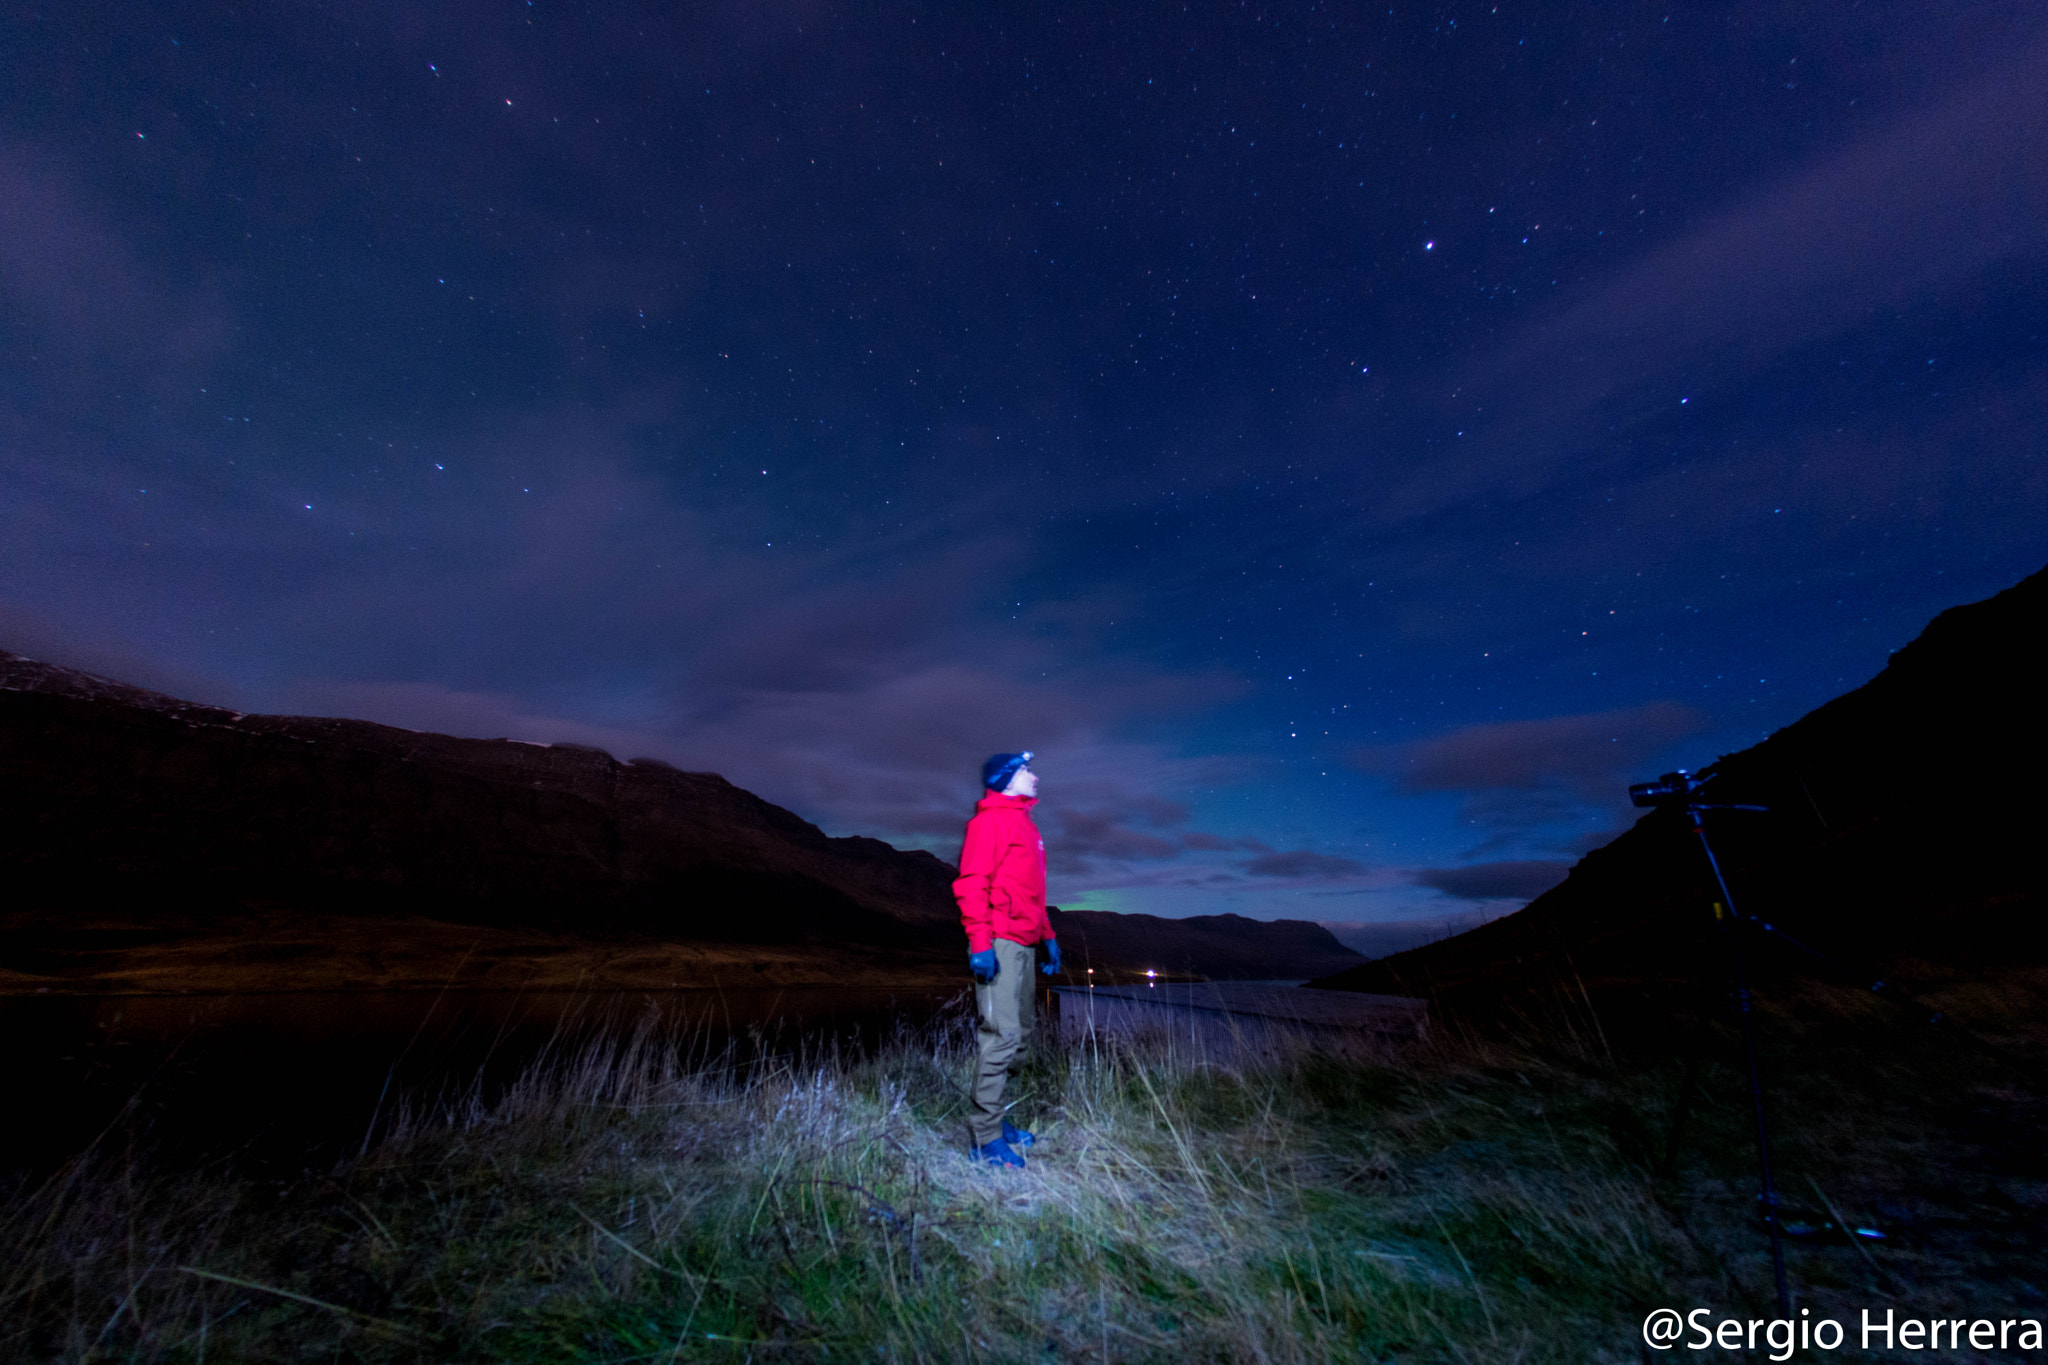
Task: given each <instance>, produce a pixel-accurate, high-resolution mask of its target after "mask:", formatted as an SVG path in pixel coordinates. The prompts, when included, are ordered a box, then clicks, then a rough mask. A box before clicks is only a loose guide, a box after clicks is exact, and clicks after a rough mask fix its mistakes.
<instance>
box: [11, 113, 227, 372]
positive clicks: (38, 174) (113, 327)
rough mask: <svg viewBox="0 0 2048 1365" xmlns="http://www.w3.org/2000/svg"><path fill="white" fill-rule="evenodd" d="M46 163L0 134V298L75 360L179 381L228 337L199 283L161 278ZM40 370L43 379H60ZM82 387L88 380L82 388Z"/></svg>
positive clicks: (70, 175) (57, 165)
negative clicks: (51, 377) (110, 365)
mask: <svg viewBox="0 0 2048 1365" xmlns="http://www.w3.org/2000/svg"><path fill="white" fill-rule="evenodd" d="M114 223H115V217H114V215H113V214H112V213H111V212H110V211H107V210H105V209H103V208H101V207H100V206H98V205H96V204H95V203H94V202H93V201H92V198H91V196H89V195H88V194H87V193H86V192H85V191H84V189H83V188H82V183H81V178H80V177H79V176H78V175H77V174H75V173H74V172H73V171H72V169H71V168H70V167H67V166H66V165H64V164H63V163H62V162H60V161H59V160H57V159H56V158H54V157H51V156H48V155H46V154H44V153H42V152H40V151H39V150H37V149H35V148H33V147H30V146H28V145H25V144H23V143H21V142H18V141H15V140H13V139H9V138H5V137H0V297H4V298H5V299H6V300H7V301H8V303H9V304H10V309H9V311H10V312H12V313H13V314H14V316H15V317H16V318H17V319H19V320H24V321H29V322H32V323H33V324H35V325H36V326H37V327H38V329H39V330H40V331H41V333H42V335H43V337H44V339H45V344H46V345H52V346H54V347H56V348H57V349H58V350H59V351H60V352H64V353H67V354H68V355H69V356H70V357H72V358H73V359H82V360H85V361H87V362H89V363H97V364H99V365H105V364H113V365H114V366H116V367H117V368H118V369H119V370H121V371H122V372H124V373H140V374H145V375H148V376H150V377H151V378H152V380H153V382H155V383H158V384H166V383H168V381H169V380H170V379H172V378H176V379H178V380H180V381H182V379H183V378H184V377H185V376H186V375H187V374H188V373H189V371H190V368H191V367H192V366H194V365H196V364H199V363H202V362H204V361H206V360H207V359H209V358H211V357H212V356H214V355H215V354H216V353H217V352H218V351H219V350H220V349H221V347H222V346H223V345H224V344H225V343H226V341H227V339H228V331H229V326H228V322H229V319H228V315H227V311H226V308H225V305H224V303H223V301H222V300H221V298H220V296H219V294H218V292H217V291H216V290H214V289H212V288H211V287H209V286H207V285H203V284H202V285H193V284H189V283H184V282H179V283H176V284H174V283H173V282H172V281H170V280H169V279H167V278H163V277H160V276H159V275H158V274H157V273H156V272H153V271H152V270H150V269H149V268H148V266H147V265H146V264H145V263H144V262H143V260H142V259H141V257H140V256H139V255H138V253H137V252H136V251H135V249H134V248H133V247H132V246H131V245H130V244H129V242H128V240H127V239H126V237H125V236H124V235H123V234H122V233H121V232H120V231H119V230H118V229H117V228H116V227H115V226H114ZM64 372H65V371H64V370H63V369H62V368H60V367H56V366H49V365H45V366H42V367H40V369H39V371H38V373H39V375H40V376H41V377H42V382H44V383H47V382H50V381H49V376H51V375H58V374H63V373H64ZM88 382H90V381H88Z"/></svg>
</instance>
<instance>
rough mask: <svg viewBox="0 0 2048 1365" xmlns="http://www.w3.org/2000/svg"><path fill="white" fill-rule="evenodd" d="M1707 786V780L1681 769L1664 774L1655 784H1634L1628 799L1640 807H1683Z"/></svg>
mask: <svg viewBox="0 0 2048 1365" xmlns="http://www.w3.org/2000/svg"><path fill="white" fill-rule="evenodd" d="M1706 784H1707V780H1706V778H1704V777H1695V776H1693V775H1692V774H1691V773H1689V772H1687V771H1685V770H1684V769H1683V768H1681V769H1679V770H1678V771H1677V772H1675V773H1666V774H1664V776H1662V777H1660V778H1658V779H1657V780H1656V781H1655V782H1637V783H1634V784H1632V785H1631V786H1630V787H1629V789H1628V799H1629V801H1630V803H1631V804H1633V805H1638V806H1683V805H1687V804H1689V803H1690V802H1691V801H1692V799H1693V798H1694V796H1695V795H1697V794H1698V792H1699V790H1700V788H1702V787H1704V786H1706Z"/></svg>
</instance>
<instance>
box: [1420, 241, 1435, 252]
mask: <svg viewBox="0 0 2048 1365" xmlns="http://www.w3.org/2000/svg"><path fill="white" fill-rule="evenodd" d="M1422 249H1423V250H1424V251H1435V250H1436V243H1435V242H1424V243H1423V244H1422Z"/></svg>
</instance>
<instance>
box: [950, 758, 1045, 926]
mask: <svg viewBox="0 0 2048 1365" xmlns="http://www.w3.org/2000/svg"><path fill="white" fill-rule="evenodd" d="M1037 804H1038V798H1036V797H1030V798H1026V797H1022V796H1004V795H1003V794H1002V793H1000V792H990V793H988V794H987V795H986V796H984V797H982V798H981V800H980V801H978V802H976V803H975V807H974V818H973V819H971V820H969V821H968V822H967V838H966V839H965V840H964V841H963V842H962V843H961V845H960V875H959V876H958V877H957V878H955V879H954V881H953V899H954V900H956V901H958V902H959V903H960V923H961V925H962V927H964V928H965V929H966V930H967V951H968V952H970V953H985V952H987V951H988V950H989V948H990V947H991V946H993V944H994V941H995V940H996V939H999V938H1006V939H1008V940H1010V942H1012V943H1021V944H1023V945H1024V946H1025V947H1027V948H1028V947H1030V946H1031V945H1032V944H1034V943H1041V942H1045V941H1046V940H1049V939H1051V938H1052V936H1053V932H1052V921H1051V920H1049V919H1047V918H1046V914H1045V840H1043V839H1041V838H1039V837H1038V826H1036V825H1034V824H1032V823H1031V808H1032V807H1033V806H1035V805H1037Z"/></svg>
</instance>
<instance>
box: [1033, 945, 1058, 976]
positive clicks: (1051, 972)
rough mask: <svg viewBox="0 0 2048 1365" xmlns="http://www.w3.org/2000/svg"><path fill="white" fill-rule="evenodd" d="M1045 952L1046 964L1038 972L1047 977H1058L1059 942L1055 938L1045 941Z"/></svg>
mask: <svg viewBox="0 0 2048 1365" xmlns="http://www.w3.org/2000/svg"><path fill="white" fill-rule="evenodd" d="M1045 952H1046V958H1047V961H1046V964H1045V965H1044V966H1043V967H1040V968H1039V969H1038V970H1039V971H1041V972H1044V973H1045V974H1046V975H1047V976H1058V975H1059V974H1060V941H1059V940H1058V939H1056V938H1049V939H1047V940H1046V941H1045Z"/></svg>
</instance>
